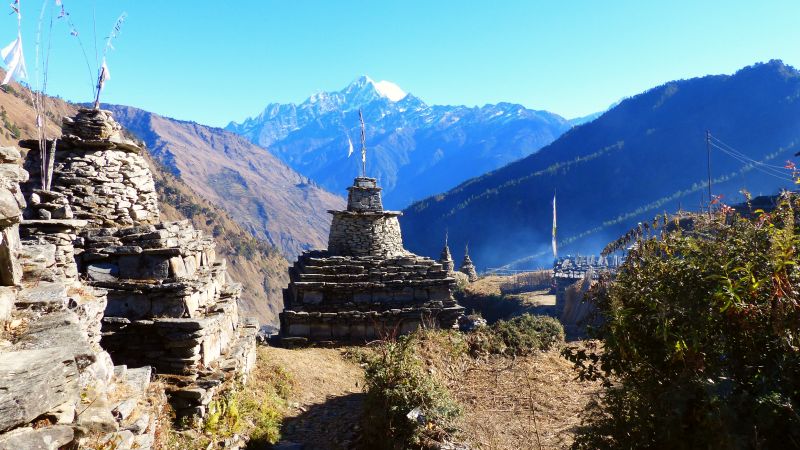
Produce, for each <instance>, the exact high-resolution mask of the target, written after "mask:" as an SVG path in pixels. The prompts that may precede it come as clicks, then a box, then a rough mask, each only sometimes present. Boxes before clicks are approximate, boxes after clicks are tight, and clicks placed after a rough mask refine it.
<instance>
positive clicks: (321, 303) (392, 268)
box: [280, 177, 463, 341]
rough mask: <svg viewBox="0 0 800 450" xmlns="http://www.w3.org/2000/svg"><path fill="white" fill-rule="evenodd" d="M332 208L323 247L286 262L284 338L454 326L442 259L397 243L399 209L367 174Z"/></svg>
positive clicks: (367, 336) (354, 336) (352, 337)
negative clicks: (389, 207)
mask: <svg viewBox="0 0 800 450" xmlns="http://www.w3.org/2000/svg"><path fill="white" fill-rule="evenodd" d="M348 191H349V194H348V204H347V210H345V211H330V213H331V214H332V215H333V221H332V224H331V230H330V237H329V243H328V250H326V251H310V252H306V253H304V254H302V255H301V256H300V257H299V258H298V260H297V262H296V263H295V264H294V266H293V267H292V268H290V270H289V276H290V280H291V281H290V283H289V286H288V287H287V288H286V289H285V290H284V311H283V312H282V313H281V314H280V321H281V336H282V337H283V338H284V339H285V340H293V339H295V340H296V339H299V340H309V339H310V340H316V341H328V340H346V341H365V340H371V339H375V338H379V337H381V336H385V335H390V334H397V333H399V334H404V333H409V332H411V331H413V330H415V329H416V328H418V327H420V326H423V325H425V326H438V327H443V328H449V327H453V326H454V325H455V324H456V322H457V320H458V317H459V316H460V315H461V314H462V312H463V308H462V307H460V306H459V305H458V304H457V303H456V302H455V300H454V299H453V296H452V286H453V283H454V279H453V278H452V277H450V276H449V275H448V272H447V270H446V269H444V268H443V267H442V265H441V264H439V263H437V262H436V261H433V260H431V259H429V258H425V257H421V256H417V255H414V254H413V253H410V252H408V251H407V250H405V249H404V248H403V240H402V236H401V234H400V224H399V222H398V216H400V214H401V213H399V212H394V211H384V210H383V206H382V202H381V196H380V188H379V187H378V186H377V184H376V180H375V179H373V178H365V177H360V178H356V179H355V181H354V183H353V186H351V187H350V188H348Z"/></svg>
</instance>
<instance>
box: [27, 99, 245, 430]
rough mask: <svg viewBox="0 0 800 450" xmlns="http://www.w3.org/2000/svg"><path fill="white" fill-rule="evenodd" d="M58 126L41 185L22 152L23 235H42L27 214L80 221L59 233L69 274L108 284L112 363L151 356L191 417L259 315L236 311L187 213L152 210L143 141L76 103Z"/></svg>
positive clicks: (217, 385) (222, 378)
mask: <svg viewBox="0 0 800 450" xmlns="http://www.w3.org/2000/svg"><path fill="white" fill-rule="evenodd" d="M62 131H63V134H64V136H63V137H62V138H61V139H60V140H59V141H58V143H57V150H56V154H55V166H54V167H55V169H54V176H53V181H52V187H51V191H49V192H45V191H41V190H39V189H38V187H39V186H40V185H41V181H40V179H38V176H39V174H38V169H37V168H38V167H39V163H38V160H39V152H38V151H30V152H29V153H28V161H27V164H26V167H31V169H32V171H33V172H34V173H35V174H36V176H32V177H31V182H29V183H28V184H27V185H26V186H25V187H24V190H25V193H26V195H27V196H28V198H29V199H31V201H30V203H31V204H32V207H31V208H30V211H29V212H28V213H27V214H28V215H30V217H31V219H36V220H31V227H32V231H31V232H30V233H31V236H32V237H36V238H37V239H38V240H39V241H48V239H50V240H52V239H53V238H52V237H48V236H46V234H47V233H43V232H42V227H43V225H41V224H38V221H41V220H43V219H47V218H48V213H49V218H51V220H52V218H55V216H59V217H60V216H62V214H63V216H64V217H66V216H69V217H73V218H75V219H80V220H83V221H84V222H85V223H86V226H85V228H83V229H82V230H80V231H79V232H78V233H77V234H74V233H70V232H63V233H61V236H59V238H62V237H64V236H66V237H68V238H73V237H75V241H74V252H73V253H74V255H75V258H76V260H77V271H78V273H79V274H80V276H81V278H82V279H85V280H86V283H87V284H88V285H90V286H92V287H94V288H97V289H102V290H103V291H104V292H106V293H107V304H106V305H105V308H104V313H103V318H102V340H101V345H102V346H103V348H104V349H105V350H106V351H108V352H109V353H110V354H111V357H112V358H113V360H114V362H115V363H116V364H125V365H127V366H135V367H139V366H144V367H153V368H154V369H155V371H156V373H157V374H158V376H159V378H160V379H161V380H162V381H164V382H165V383H166V386H167V388H166V390H167V394H168V396H169V400H170V403H172V406H173V408H174V409H175V412H176V416H177V417H178V418H183V417H192V418H195V419H202V418H203V417H204V416H205V414H206V412H207V406H208V405H209V403H210V402H211V401H212V399H213V397H214V396H215V395H216V394H217V393H219V392H220V391H221V390H223V389H225V388H226V387H227V386H228V385H229V384H230V382H231V381H232V380H233V379H235V378H242V377H244V376H245V375H246V373H247V372H248V371H249V370H250V368H251V367H252V365H253V364H254V362H255V334H256V332H257V328H258V323H257V322H256V321H255V320H254V319H249V318H242V317H240V316H239V309H238V299H239V297H240V295H241V285H239V284H237V283H232V282H231V281H230V280H228V278H227V272H226V264H225V261H224V260H217V259H216V254H215V251H214V245H215V244H214V241H213V240H212V239H211V238H210V237H208V236H204V235H203V234H202V232H200V231H199V230H196V229H194V227H193V226H192V225H191V224H190V223H189V222H188V221H179V222H161V221H160V220H159V218H160V212H159V208H158V202H157V196H156V192H155V186H154V183H153V177H152V174H151V172H150V169H149V168H148V166H147V163H146V161H145V159H144V158H143V156H142V155H141V152H142V149H140V148H139V147H138V146H136V144H135V143H133V142H132V141H128V140H125V139H124V138H123V137H122V135H121V127H120V126H119V125H118V124H117V123H116V122H115V121H114V119H113V117H111V114H110V113H108V112H106V111H97V110H90V109H82V110H80V111H79V113H78V115H77V116H76V117H74V118H65V119H64V124H63V129H62ZM26 144H27V145H29V146H32V147H35V146H34V145H32V144H31V143H30V142H26ZM32 175H33V173H32ZM64 199H65V200H66V201H64ZM63 220H67V219H63ZM63 220H62V221H63ZM63 253H64V254H65V255H66V254H67V252H66V251H65V252H63Z"/></svg>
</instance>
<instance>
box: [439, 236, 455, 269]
mask: <svg viewBox="0 0 800 450" xmlns="http://www.w3.org/2000/svg"><path fill="white" fill-rule="evenodd" d="M439 264H441V265H442V268H443V269H444V270H446V271H447V273H453V272H455V270H456V263H455V261H453V255H452V254H450V246H448V245H447V233H445V235H444V248H442V253H441V255H439Z"/></svg>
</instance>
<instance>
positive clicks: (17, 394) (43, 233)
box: [0, 148, 164, 450]
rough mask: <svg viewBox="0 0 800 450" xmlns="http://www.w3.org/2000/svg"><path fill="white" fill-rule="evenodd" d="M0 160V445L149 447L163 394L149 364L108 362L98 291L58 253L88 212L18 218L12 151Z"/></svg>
mask: <svg viewBox="0 0 800 450" xmlns="http://www.w3.org/2000/svg"><path fill="white" fill-rule="evenodd" d="M0 160H2V164H0V172H1V173H0V236H2V242H0V280H2V281H0V450H11V449H14V450H17V449H52V450H55V449H59V448H75V449H90V448H91V449H93V448H117V449H131V448H139V449H149V448H152V446H153V440H154V437H155V429H156V426H157V417H158V414H157V412H158V410H159V409H160V408H161V407H162V406H163V401H164V400H162V398H163V397H164V395H163V393H161V394H160V396H159V392H158V391H156V392H153V389H152V388H151V385H150V374H151V371H150V369H149V368H143V369H131V370H128V369H127V367H125V366H121V365H120V366H117V367H114V365H113V363H112V360H111V357H110V356H109V354H108V353H107V352H106V351H105V350H104V349H103V348H102V347H101V346H100V340H101V320H102V318H103V311H104V309H105V307H106V301H107V299H106V293H105V291H104V290H102V289H97V288H94V287H91V286H88V285H86V284H85V283H83V282H81V281H80V280H78V279H77V278H76V269H75V261H74V259H73V260H72V261H71V262H70V261H68V260H67V259H65V258H66V257H67V255H72V254H73V248H72V240H71V239H73V237H74V233H75V232H76V230H77V229H78V228H80V227H81V226H83V225H85V224H86V222H85V221H70V220H60V219H53V220H50V221H44V220H37V221H35V223H33V224H31V223H27V221H21V219H22V211H21V210H20V207H24V206H25V202H24V200H23V197H22V196H21V195H20V188H19V185H18V184H17V183H19V182H24V181H25V180H27V178H28V177H27V173H26V172H25V171H23V170H22V168H21V163H22V158H21V155H20V152H19V151H18V150H17V149H15V148H0ZM15 167H16V169H15ZM20 225H21V227H20ZM20 230H21V231H23V236H22V238H20ZM32 230H34V231H32ZM49 232H52V233H49Z"/></svg>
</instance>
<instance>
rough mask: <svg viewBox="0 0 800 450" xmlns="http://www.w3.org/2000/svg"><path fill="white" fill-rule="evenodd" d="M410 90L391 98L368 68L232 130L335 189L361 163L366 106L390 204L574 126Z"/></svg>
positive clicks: (515, 109)
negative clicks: (353, 153) (427, 98)
mask: <svg viewBox="0 0 800 450" xmlns="http://www.w3.org/2000/svg"><path fill="white" fill-rule="evenodd" d="M386 83H388V82H386ZM392 84H393V83H392ZM397 89H398V90H400V91H402V89H400V88H399V87H398V88H397ZM402 92H403V93H404V94H405V95H403V96H402V98H400V97H399V96H398V97H396V99H397V100H396V101H395V100H391V99H390V98H387V97H386V96H385V95H382V94H381V93H380V92H379V90H378V89H377V88H376V83H375V82H374V81H372V80H371V79H370V78H368V77H366V76H362V77H360V78H358V79H356V80H355V81H354V82H352V83H351V84H349V85H348V86H346V87H345V88H343V89H341V90H339V91H335V92H318V93H316V94H314V95H312V96H310V97H309V98H308V99H306V100H305V101H304V102H302V103H300V104H294V103H289V104H278V103H271V104H269V105H267V107H265V108H264V110H263V111H262V112H261V113H260V114H258V115H257V116H255V117H251V118H248V119H245V120H244V121H243V122H241V123H236V122H231V123H229V124H228V126H226V127H225V129H226V130H229V131H232V132H235V133H237V134H240V135H242V136H245V137H247V138H248V139H249V140H250V141H251V142H253V143H255V144H258V145H259V146H261V147H264V148H267V149H268V150H269V151H270V152H271V153H272V154H274V155H276V156H277V157H278V158H280V159H281V160H282V161H283V162H285V163H286V164H287V165H289V166H290V167H292V168H293V169H295V170H296V171H298V172H300V173H302V174H304V175H306V176H308V177H309V178H311V179H313V180H315V181H316V182H317V183H319V184H320V185H321V186H323V187H325V188H327V189H328V190H331V191H333V192H342V191H343V190H344V189H345V188H346V187H347V185H348V184H349V183H350V180H351V179H352V178H353V177H355V176H357V175H359V173H360V171H361V168H360V166H361V164H360V160H359V158H357V157H353V158H348V157H347V151H348V148H349V145H350V142H354V143H355V147H356V148H358V147H359V145H358V140H359V136H360V130H359V120H358V110H359V109H360V110H362V111H363V114H364V120H365V122H366V131H367V133H366V134H367V149H368V157H367V171H368V175H370V176H374V177H376V178H378V179H379V181H380V183H381V185H382V186H383V188H384V199H385V202H386V205H387V207H390V208H400V207H403V206H405V205H407V204H409V203H410V202H411V201H412V200H415V199H421V198H424V197H425V196H427V195H431V194H433V193H436V192H442V191H444V190H446V189H448V188H450V187H452V186H454V185H456V184H457V183H458V182H461V181H463V180H465V179H467V178H469V177H472V176H477V175H480V174H481V173H484V172H486V171H488V170H492V169H495V168H497V167H500V166H502V165H504V164H507V163H509V162H511V161H514V160H516V159H518V158H521V157H524V156H527V155H529V154H531V153H533V152H535V151H537V150H538V149H540V148H541V147H543V146H544V145H546V144H548V143H550V142H552V141H553V140H554V139H555V138H556V137H558V136H559V135H561V133H563V132H564V131H566V130H568V129H569V128H570V127H571V125H570V124H569V122H568V121H567V120H566V119H564V118H563V117H561V116H559V115H557V114H553V113H550V112H547V111H539V110H533V109H528V108H525V107H524V106H522V105H518V104H513V103H509V102H500V103H497V104H490V105H484V106H480V107H479V106H474V107H467V106H442V105H428V104H427V103H425V102H424V101H422V100H421V99H419V98H418V97H416V96H414V95H413V93H405V91H402Z"/></svg>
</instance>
